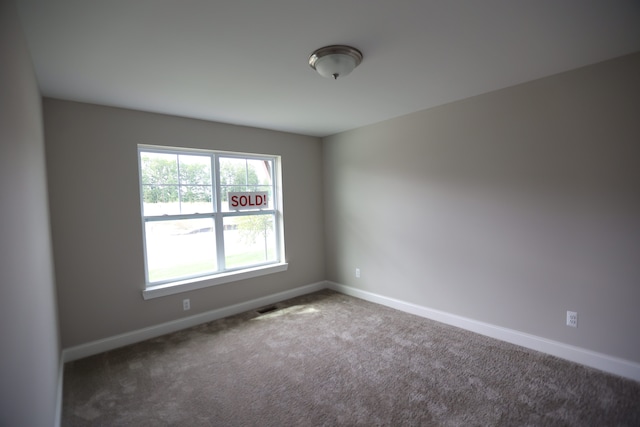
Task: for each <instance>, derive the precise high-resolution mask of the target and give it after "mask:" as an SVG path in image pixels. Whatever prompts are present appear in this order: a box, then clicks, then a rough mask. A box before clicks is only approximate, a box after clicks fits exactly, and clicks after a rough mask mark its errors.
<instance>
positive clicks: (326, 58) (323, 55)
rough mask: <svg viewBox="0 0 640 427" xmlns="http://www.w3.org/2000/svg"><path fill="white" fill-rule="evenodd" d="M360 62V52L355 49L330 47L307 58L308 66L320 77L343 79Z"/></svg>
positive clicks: (321, 49) (341, 46) (338, 46)
mask: <svg viewBox="0 0 640 427" xmlns="http://www.w3.org/2000/svg"><path fill="white" fill-rule="evenodd" d="M361 62H362V52H360V51H359V50H358V49H356V48H355V47H351V46H343V45H331V46H325V47H321V48H320V49H318V50H316V51H315V52H313V53H312V54H311V56H309V65H310V66H311V68H313V69H314V70H316V71H317V72H318V74H320V75H321V76H322V77H327V78H329V77H333V78H334V79H336V80H337V79H338V77H345V76H346V75H348V74H349V73H350V72H352V71H353V69H354V68H356V67H357V66H358V65H360V63H361Z"/></svg>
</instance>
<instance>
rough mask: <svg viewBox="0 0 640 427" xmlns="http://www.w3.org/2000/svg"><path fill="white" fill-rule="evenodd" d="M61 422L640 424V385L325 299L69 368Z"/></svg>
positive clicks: (382, 310)
mask: <svg viewBox="0 0 640 427" xmlns="http://www.w3.org/2000/svg"><path fill="white" fill-rule="evenodd" d="M62 425H63V426H166V425H173V426H337V425H349V426H353V425H362V426H374V425H380V426H383V425H384V426H405V425H406V426H431V425H433V426H523V425H527V426H556V425H557V426H581V427H582V426H640V383H638V382H634V381H630V380H626V379H623V378H619V377H616V376H612V375H608V374H605V373H602V372H599V371H596V370H593V369H590V368H586V367H583V366H580V365H576V364H572V363H570V362H566V361H563V360H560V359H557V358H555V357H551V356H547V355H544V354H541V353H537V352H533V351H530V350H527V349H524V348H520V347H517V346H514V345H511V344H507V343H503V342H501V341H497V340H493V339H491V338H487V337H484V336H481V335H476V334H473V333H470V332H467V331H464V330H461V329H457V328H454V327H450V326H447V325H443V324H439V323H436V322H433V321H430V320H427V319H423V318H421V317H417V316H412V315H409V314H406V313H402V312H399V311H395V310H393V309H390V308H387V307H383V306H379V305H376V304H372V303H369V302H366V301H362V300H359V299H356V298H353V297H349V296H345V295H342V294H339V293H335V292H332V291H322V292H318V293H315V294H311V295H307V296H304V297H299V298H295V299H292V300H289V301H286V302H283V303H280V304H277V310H275V311H270V312H267V313H264V314H260V313H258V312H256V311H252V312H247V313H243V314H241V315H237V316H233V317H229V318H226V319H221V320H218V321H214V322H211V323H208V324H205V325H201V326H197V327H194V328H191V329H187V330H184V331H181V332H177V333H174V334H170V335H166V336H163V337H160V338H157V339H152V340H149V341H146V342H143V343H139V344H135V345H131V346H128V347H125V348H121V349H118V350H113V351H110V352H107V353H104V354H100V355H97V356H93V357H89V358H86V359H83V360H79V361H75V362H71V363H68V364H67V365H66V366H65V372H64V400H63V420H62Z"/></svg>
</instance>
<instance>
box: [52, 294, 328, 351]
mask: <svg viewBox="0 0 640 427" xmlns="http://www.w3.org/2000/svg"><path fill="white" fill-rule="evenodd" d="M326 287H327V284H326V282H318V283H313V284H310V285H306V286H301V287H299V288H295V289H290V290H288V291H284V292H279V293H276V294H271V295H267V296H264V297H261V298H256V299H253V300H250V301H246V302H242V303H239V304H234V305H231V306H228V307H222V308H219V309H215V310H211V311H207V312H205V313H200V314H196V315H194V316H189V317H185V318H182V319H177V320H174V321H171V322H167V323H162V324H159V325H155V326H150V327H148V328H144V329H138V330H136V331H131V332H127V333H124V334H120V335H116V336H113V337H109V338H105V339H101V340H97V341H92V342H89V343H86V344H81V345H78V346H75V347H70V348H66V349H64V350H63V352H62V359H63V362H71V361H74V360H78V359H82V358H84V357H88V356H93V355H94V354H98V353H102V352H105V351H109V350H113V349H116V348H119V347H124V346H125V345H129V344H135V343H137V342H140V341H144V340H148V339H150V338H155V337H159V336H161V335H164V334H168V333H171V332H176V331H179V330H181V329H185V328H190V327H192V326H196V325H200V324H202V323H206V322H211V321H213V320H217V319H221V318H223V317H227V316H232V315H234V314H238V313H242V312H245V311H249V310H253V309H255V308H259V307H262V306H264V305H269V304H273V303H276V302H279V301H284V300H286V299H289V298H294V297H297V296H300V295H305V294H308V293H311V292H316V291H319V290H322V289H325V288H326Z"/></svg>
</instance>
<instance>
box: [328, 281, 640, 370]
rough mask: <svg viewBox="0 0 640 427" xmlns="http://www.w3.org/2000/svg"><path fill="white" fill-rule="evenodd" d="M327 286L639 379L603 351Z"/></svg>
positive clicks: (632, 364) (628, 366)
mask: <svg viewBox="0 0 640 427" xmlns="http://www.w3.org/2000/svg"><path fill="white" fill-rule="evenodd" d="M327 287H328V288H329V289H332V290H334V291H337V292H340V293H343V294H345V295H350V296H354V297H357V298H360V299H363V300H366V301H371V302H374V303H377V304H381V305H385V306H387V307H391V308H395V309H397V310H401V311H404V312H406V313H411V314H415V315H418V316H421V317H426V318H428V319H431V320H435V321H438V322H441V323H446V324H448V325H452V326H456V327H459V328H462V329H466V330H468V331H471V332H475V333H478V334H481V335H486V336H488V337H491V338H496V339H499V340H502V341H506V342H509V343H512V344H516V345H519V346H522V347H526V348H529V349H531V350H536V351H540V352H543V353H546V354H550V355H553V356H557V357H560V358H562V359H566V360H569V361H571V362H575V363H579V364H581V365H586V366H590V367H592V368H596V369H599V370H601V371H605V372H609V373H612V374H615V375H619V376H622V377H626V378H629V379H632V380H635V381H640V364H638V363H635V362H632V361H630V360H626V359H621V358H618V357H615V356H609V355H607V354H603V353H598V352H595V351H591V350H587V349H584V348H581V347H576V346H572V345H568V344H564V343H561V342H558V341H553V340H549V339H546V338H541V337H538V336H535V335H530V334H526V333H523V332H519V331H516V330H513V329H507V328H503V327H500V326H496V325H492V324H489V323H484V322H479V321H477V320H473V319H469V318H466V317H462V316H457V315H455V314H451V313H447V312H444V311H440V310H435V309H432V308H428V307H423V306H419V305H416V304H412V303H408V302H404V301H400V300H397V299H393V298H388V297H385V296H382V295H377V294H374V293H371V292H367V291H363V290H360V289H356V288H353V287H350V286H345V285H341V284H339V283H334V282H327Z"/></svg>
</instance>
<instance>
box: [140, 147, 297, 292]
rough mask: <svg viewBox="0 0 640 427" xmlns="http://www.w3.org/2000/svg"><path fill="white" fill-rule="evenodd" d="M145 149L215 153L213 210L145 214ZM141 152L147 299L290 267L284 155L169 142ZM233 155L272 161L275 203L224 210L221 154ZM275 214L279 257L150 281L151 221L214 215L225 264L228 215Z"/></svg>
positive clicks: (218, 244) (224, 155)
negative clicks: (262, 207) (253, 208)
mask: <svg viewBox="0 0 640 427" xmlns="http://www.w3.org/2000/svg"><path fill="white" fill-rule="evenodd" d="M141 152H153V153H168V154H177V155H180V154H184V155H189V154H195V155H206V156H210V157H211V166H212V169H211V173H212V184H211V185H212V192H213V194H212V196H213V200H212V203H213V207H214V209H213V212H212V213H207V214H175V215H168V216H167V215H163V216H160V217H158V216H153V215H148V216H145V215H144V197H143V183H142V160H141V155H140V154H141ZM137 156H138V175H139V176H138V190H139V192H140V217H141V220H142V236H141V237H142V244H143V250H144V275H145V285H144V290H143V291H142V296H143V298H144V299H145V300H147V299H151V298H157V297H162V296H167V295H173V294H176V293H181V292H187V291H191V290H195V289H202V288H206V287H210V286H216V285H220V284H224V283H230V282H234V281H239V280H245V279H250V278H253V277H259V276H263V275H267V274H273V273H278V272H281V271H286V270H287V268H288V263H287V262H286V261H285V250H284V246H285V243H284V221H283V214H282V206H283V205H282V170H281V167H282V166H281V157H280V156H277V155H272V154H258V153H244V152H229V151H219V150H205V149H194V148H184V147H168V146H156V145H146V144H139V145H138V149H137ZM220 157H227V158H228V157H231V158H234V157H235V158H239V159H255V160H269V161H271V162H272V174H273V180H272V189H273V206H272V207H271V208H270V209H268V210H266V211H264V210H263V211H243V212H235V211H229V212H226V211H225V212H223V211H222V201H221V197H220V195H221V194H222V192H221V186H220V182H219V178H220V176H219V175H220V173H219V166H220V162H219V158H220ZM258 214H259V215H265V214H269V215H273V217H274V222H275V224H274V229H275V230H274V232H275V234H276V236H275V240H276V260H275V261H268V262H265V263H259V264H252V265H250V266H248V267H238V268H228V269H225V270H222V271H218V272H213V273H206V274H202V275H196V276H189V277H180V278H177V279H168V280H164V281H158V282H149V268H148V261H147V247H146V245H147V239H146V234H145V233H146V231H145V230H146V223H147V222H148V221H149V220H151V221H163V220H178V219H196V218H199V217H201V218H212V219H213V221H214V223H215V230H216V242H217V243H216V245H217V248H216V256H217V262H218V266H220V265H224V263H220V261H221V260H220V258H221V257H224V252H223V251H220V247H221V246H223V241H224V240H223V233H224V230H223V227H222V223H223V222H224V218H226V217H233V216H239V215H258Z"/></svg>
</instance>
